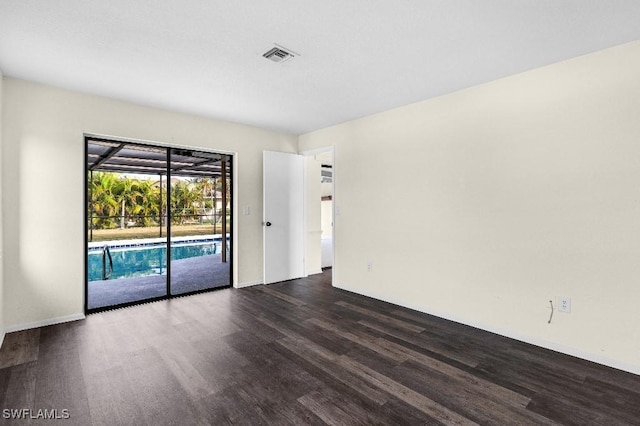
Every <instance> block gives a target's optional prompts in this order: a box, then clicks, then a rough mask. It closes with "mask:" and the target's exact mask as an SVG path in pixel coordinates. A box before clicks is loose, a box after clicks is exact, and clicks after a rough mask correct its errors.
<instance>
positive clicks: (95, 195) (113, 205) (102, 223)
mask: <svg viewBox="0 0 640 426" xmlns="http://www.w3.org/2000/svg"><path fill="white" fill-rule="evenodd" d="M116 184H117V180H116V178H115V175H114V174H112V173H102V172H95V173H93V179H92V180H91V182H90V185H89V191H90V200H91V207H92V208H93V212H92V213H93V214H92V215H91V216H94V214H95V216H97V217H95V218H94V219H93V226H95V228H97V229H102V228H113V227H114V225H115V223H114V222H113V216H115V214H116V212H117V208H118V200H117V199H116V196H115V194H114V188H115V186H116Z"/></svg>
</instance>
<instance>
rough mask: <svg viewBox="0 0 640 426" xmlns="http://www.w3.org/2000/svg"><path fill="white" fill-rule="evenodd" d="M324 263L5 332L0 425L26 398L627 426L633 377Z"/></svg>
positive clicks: (104, 415)
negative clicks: (374, 291) (381, 293)
mask: <svg viewBox="0 0 640 426" xmlns="http://www.w3.org/2000/svg"><path fill="white" fill-rule="evenodd" d="M330 273H331V271H330V270H329V271H325V273H323V274H322V275H316V276H312V277H309V278H305V279H300V280H295V281H289V282H284V283H278V284H272V285H270V286H256V287H251V288H246V289H242V290H234V289H227V290H220V291H215V292H211V293H205V294H199V295H195V296H189V297H183V298H178V299H173V300H170V301H161V302H155V303H149V304H146V305H140V306H136V307H131V308H125V309H120V310H115V311H109V312H103V313H99V314H94V315H90V316H89V317H87V319H86V320H84V321H77V322H72V323H66V324H60V325H54V326H49V327H43V328H40V329H34V330H27V331H22V332H17V333H10V334H7V336H6V338H5V342H4V345H3V347H2V349H1V350H0V410H2V412H0V416H2V419H0V423H2V424H21V425H23V424H38V423H40V422H42V420H30V419H26V420H24V419H23V420H10V419H6V416H7V414H8V413H9V412H8V411H6V410H10V409H14V410H19V409H24V408H29V409H31V410H32V411H31V412H29V415H30V416H33V417H37V416H38V413H39V412H38V410H45V409H46V410H52V409H56V410H57V411H56V412H55V413H56V414H58V415H61V414H64V412H63V411H62V410H68V414H69V416H70V418H69V419H65V420H58V422H60V423H62V424H67V425H70V424H77V425H91V424H93V425H114V424H123V425H144V424H150V425H151V424H153V425H157V424H167V425H189V424H198V425H207V424H211V425H220V424H247V425H260V424H294V425H304V424H334V425H351V424H354V425H363V424H388V425H401V424H411V425H414V424H428V425H436V424H495V425H525V424H535V425H546V424H568V425H587V424H599V425H607V426H611V425H624V424H636V425H639V424H640V376H636V375H633V374H629V373H624V372H621V371H618V370H614V369H611V368H608V367H604V366H601V365H597V364H593V363H590V362H587V361H583V360H579V359H576V358H573V357H570V356H565V355H561V354H558V353H555V352H552V351H548V350H545V349H541V348H538V347H535V346H531V345H527V344H524V343H521V342H517V341H514V340H510V339H507V338H504V337H500V336H497V335H494V334H491V333H487V332H483V331H479V330H477V329H474V328H471V327H466V326H462V325H460V324H456V323H452V322H449V321H446V320H443V319H439V318H436V317H432V316H429V315H425V314H421V313H418V312H415V311H411V310H409V309H405V308H401V307H398V306H395V305H391V304H388V303H384V302H380V301H376V300H373V299H369V298H366V297H363V296H359V295H356V294H352V293H349V292H346V291H342V290H338V289H333V288H332V287H331V285H330V283H329V279H330ZM48 412H49V413H50V412H51V411H48ZM40 414H42V412H40Z"/></svg>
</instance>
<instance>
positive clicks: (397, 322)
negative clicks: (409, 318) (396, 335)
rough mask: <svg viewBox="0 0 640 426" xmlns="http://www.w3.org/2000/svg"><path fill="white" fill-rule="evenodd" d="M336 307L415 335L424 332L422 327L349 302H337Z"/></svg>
mask: <svg viewBox="0 0 640 426" xmlns="http://www.w3.org/2000/svg"><path fill="white" fill-rule="evenodd" d="M336 305H339V306H342V307H344V308H347V309H350V310H352V311H355V312H358V313H360V314H363V315H365V316H368V317H371V318H375V319H377V320H380V321H383V322H385V323H386V324H392V325H394V326H396V327H398V328H401V329H404V330H407V331H411V332H414V333H420V332H421V331H424V327H420V326H417V325H414V324H411V323H408V322H406V321H402V320H399V319H396V318H393V317H391V316H389V315H383V314H380V313H378V312H375V311H372V310H369V309H365V308H361V307H359V306H356V305H353V304H351V303H348V302H342V301H340V302H336Z"/></svg>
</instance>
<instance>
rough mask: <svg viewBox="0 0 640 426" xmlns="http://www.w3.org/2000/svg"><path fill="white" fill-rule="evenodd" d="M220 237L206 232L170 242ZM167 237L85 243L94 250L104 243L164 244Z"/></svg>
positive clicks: (124, 245) (126, 244) (132, 244)
mask: <svg viewBox="0 0 640 426" xmlns="http://www.w3.org/2000/svg"><path fill="white" fill-rule="evenodd" d="M229 236H230V234H227V239H229ZM216 239H219V240H221V239H222V234H206V235H188V236H186V237H172V238H171V242H172V243H174V244H175V243H178V244H180V243H186V242H195V241H205V240H216ZM166 242H167V239H166V238H165V237H162V238H160V237H158V238H137V239H131V238H129V239H127V240H104V241H91V242H89V243H88V244H87V248H88V249H89V250H95V249H98V248H102V247H104V246H105V245H108V246H109V247H134V246H147V245H153V244H166Z"/></svg>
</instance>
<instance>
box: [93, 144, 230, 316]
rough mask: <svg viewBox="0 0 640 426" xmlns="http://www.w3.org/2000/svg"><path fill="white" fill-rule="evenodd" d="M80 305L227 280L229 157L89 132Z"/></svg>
mask: <svg viewBox="0 0 640 426" xmlns="http://www.w3.org/2000/svg"><path fill="white" fill-rule="evenodd" d="M86 153H87V169H86V172H87V180H86V182H87V186H86V199H87V208H86V219H87V220H86V230H87V256H86V265H87V266H86V270H87V276H86V287H85V311H86V312H88V313H89V312H95V311H99V310H104V309H110V308H113V307H120V306H126V305H130V304H135V303H140V302H143V301H145V302H146V301H150V300H156V299H163V298H167V297H171V296H172V295H184V294H188V293H194V292H200V291H206V290H212V289H215V288H221V287H229V286H230V285H231V284H232V282H231V276H232V275H231V250H230V245H231V217H232V215H231V203H230V200H231V197H230V194H231V176H232V174H231V158H232V157H231V156H229V155H225V154H219V153H213V152H206V151H199V150H185V149H175V148H166V147H159V146H151V145H144V144H138V143H131V142H121V141H114V140H108V139H101V138H92V137H87V138H86Z"/></svg>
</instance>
